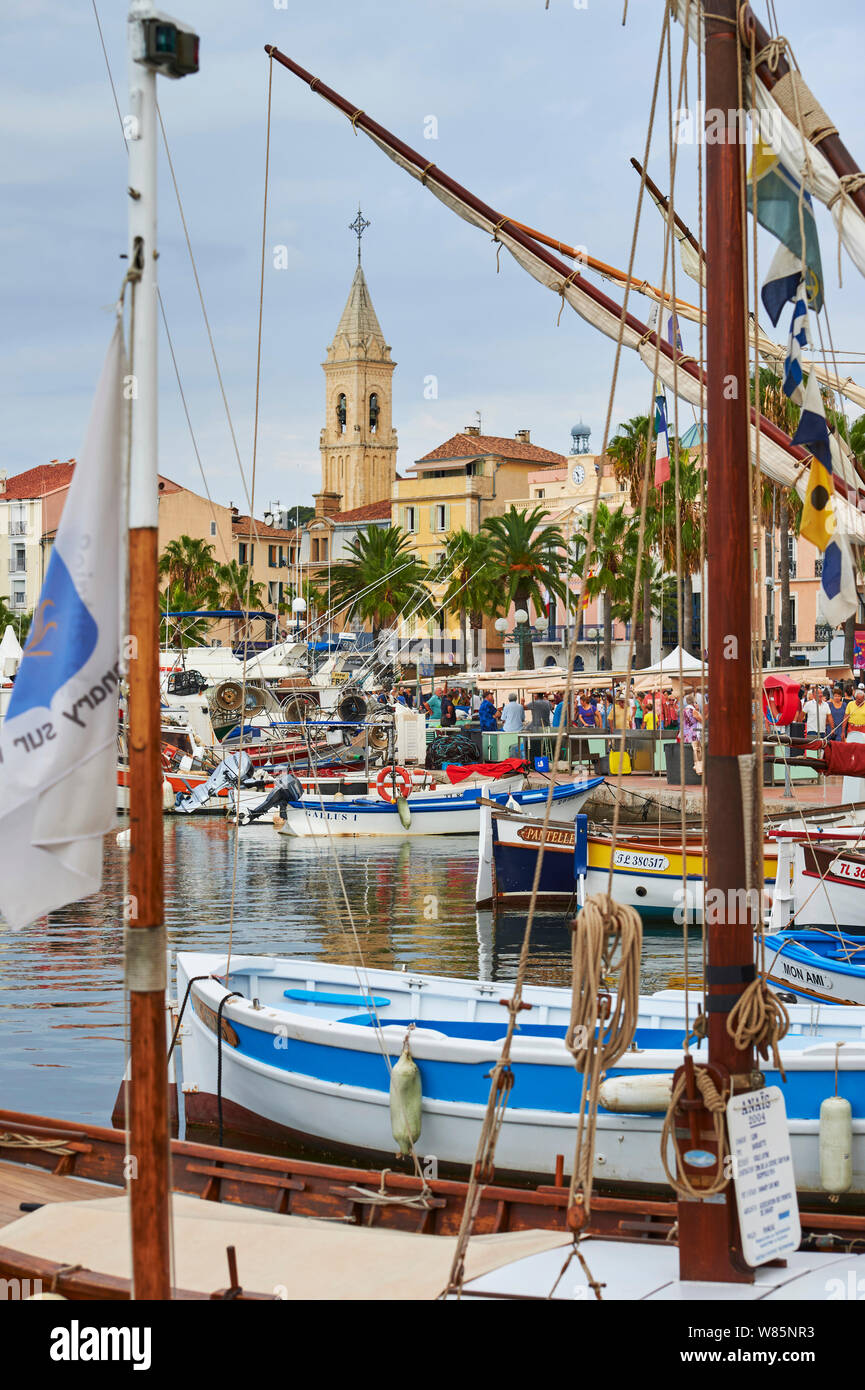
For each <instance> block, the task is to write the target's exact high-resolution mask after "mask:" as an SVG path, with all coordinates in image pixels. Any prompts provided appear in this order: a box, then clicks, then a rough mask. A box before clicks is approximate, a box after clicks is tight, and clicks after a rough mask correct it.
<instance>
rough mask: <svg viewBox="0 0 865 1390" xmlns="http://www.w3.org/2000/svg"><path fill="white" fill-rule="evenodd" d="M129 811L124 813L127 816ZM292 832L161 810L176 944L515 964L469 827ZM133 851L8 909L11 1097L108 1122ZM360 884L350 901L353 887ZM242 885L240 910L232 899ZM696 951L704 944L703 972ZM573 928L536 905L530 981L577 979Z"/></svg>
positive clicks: (481, 970) (673, 950) (647, 952)
mask: <svg viewBox="0 0 865 1390" xmlns="http://www.w3.org/2000/svg"><path fill="white" fill-rule="evenodd" d="M121 824H122V822H118V828H120V826H121ZM335 849H336V862H335V861H334V856H333V854H332V852H331V849H330V846H329V845H328V843H327V841H318V840H291V839H289V838H287V837H285V836H279V835H276V834H275V832H274V831H273V828H272V827H271V826H270V825H267V824H262V825H254V826H247V827H244V829H243V830H242V831H241V832H240V835H239V837H237V838H236V837H235V831H234V829H233V827H232V826H231V825H230V824H229V823H228V822H226V821H224V820H222V819H221V818H218V817H208V818H202V819H200V820H187V819H184V818H180V817H178V818H177V819H174V818H171V819H167V820H166V821H165V904H166V924H167V928H168V938H169V943H170V945H171V946H172V947H173V948H175V949H187V950H214V949H215V950H223V949H225V948H226V947H227V946H228V942H229V939H230V940H231V943H232V949H233V950H234V951H237V952H243V953H246V952H261V953H264V954H271V953H279V954H283V955H293V956H302V955H309V956H314V957H317V958H321V959H327V960H333V961H337V962H341V963H345V964H349V963H354V961H355V959H356V954H355V944H354V942H355V934H356V937H357V940H358V941H359V943H360V945H361V948H362V950H363V954H364V958H365V960H366V962H367V964H369V965H371V966H379V967H382V968H384V969H399V968H401V967H402V966H403V965H406V966H407V967H408V968H409V969H411V970H418V971H424V972H427V973H431V974H440V975H463V976H474V977H478V976H480V977H481V978H483V979H493V980H503V981H507V980H512V979H513V978H514V977H515V975H516V970H517V963H518V958H519V952H520V948H521V945H522V939H523V930H524V926H525V919H524V918H523V917H519V916H515V915H512V914H507V915H504V916H500V917H499V918H498V920H497V921H496V922H495V923H494V922H493V919H492V916H491V914H490V913H476V911H475V908H474V882H475V873H476V866H477V859H476V854H477V850H476V841H475V840H474V839H473V838H472V837H468V836H466V837H463V836H457V837H453V838H450V837H449V838H441V839H432V838H431V839H423V840H417V841H414V842H409V841H404V840H402V841H401V840H379V841H352V840H343V841H337V842H335ZM126 857H127V856H126V851H124V850H122V849H119V848H118V847H117V844H116V842H115V838H114V836H113V835H112V836H109V837H108V838H107V840H106V864H105V887H104V889H103V891H102V892H101V893H100V894H98V895H97V896H95V897H93V898H91V899H88V900H87V901H86V902H83V903H78V904H75V905H74V906H72V907H69V908H66V909H64V910H62V911H60V912H54V913H51V914H50V916H48V917H44V918H41V919H40V920H39V921H38V922H37V923H35V924H34V925H33V926H31V927H29V928H27V930H26V931H22V932H12V931H11V930H10V929H9V928H8V927H5V926H4V925H3V924H2V923H0V1047H2V1058H3V1062H2V1070H0V1083H2V1084H0V1096H2V1100H0V1105H2V1106H3V1107H4V1108H8V1109H17V1110H25V1111H32V1112H37V1113H42V1114H48V1115H56V1116H60V1117H63V1118H77V1119H80V1120H89V1121H91V1122H93V1123H96V1124H105V1123H108V1121H109V1115H110V1112H111V1108H112V1105H113V1102H114V1097H115V1094H116V1091H117V1084H118V1080H119V1076H120V1074H121V1071H122V1068H123V1062H124V1053H125V1042H124V1039H125V1021H124V1008H123V990H122V980H123V963H122V908H123V896H124V891H125V887H124V876H125V869H126ZM343 888H344V891H345V898H347V900H348V907H347V906H346V902H345V898H344V897H343ZM232 892H233V894H234V922H233V926H232V925H231V917H232V914H231V901H232ZM682 966H683V956H682V943H681V937H680V935H679V934H678V933H676V932H663V931H658V930H657V929H655V928H652V929H649V930H647V932H646V936H645V946H644V953H643V972H642V989H643V990H644V991H646V992H649V991H651V990H655V989H661V988H664V987H665V986H666V985H667V984H668V983H669V982H670V981H671V980H672V979H673V978H674V977H675V978H676V981H677V983H678V982H679V981H680V979H681V974H682ZM698 966H699V945H698V942H697V941H695V942H694V945H693V950H692V959H691V973H692V974H693V973H694V970H695V969H696V968H698ZM569 977H570V932H569V929H568V925H567V922H566V920H565V917H564V915H563V914H562V913H559V914H558V915H550V914H539V915H538V918H537V920H536V922H535V924H534V928H533V932H532V941H531V950H530V955H529V974H528V978H529V980H530V981H533V982H535V983H544V984H557V985H562V984H566V983H567V982H568V980H569Z"/></svg>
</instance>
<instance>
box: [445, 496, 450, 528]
mask: <svg viewBox="0 0 865 1390" xmlns="http://www.w3.org/2000/svg"><path fill="white" fill-rule="evenodd" d="M450 529H451V504H450V502H446V503H445V530H446V531H449V530H450Z"/></svg>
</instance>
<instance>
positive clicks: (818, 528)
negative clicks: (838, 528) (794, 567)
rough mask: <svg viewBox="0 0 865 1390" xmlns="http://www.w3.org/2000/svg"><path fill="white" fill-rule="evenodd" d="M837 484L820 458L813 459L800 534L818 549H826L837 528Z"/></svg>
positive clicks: (803, 505)
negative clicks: (835, 498)
mask: <svg viewBox="0 0 865 1390" xmlns="http://www.w3.org/2000/svg"><path fill="white" fill-rule="evenodd" d="M834 497H835V485H834V483H833V482H832V474H831V473H830V472H829V469H828V468H825V467H824V466H823V464H822V463H821V462H820V460H819V459H816V458H812V459H811V472H810V473H809V475H808V489H807V491H806V493H805V501H804V502H803V504H802V520H801V521H800V523H799V535H800V536H804V537H805V539H806V540H807V541H810V542H811V544H812V545H816V547H817V549H818V550H825V549H826V547H827V545H828V544H829V542H830V540H831V539H832V532H833V531H834V530H835V505H834Z"/></svg>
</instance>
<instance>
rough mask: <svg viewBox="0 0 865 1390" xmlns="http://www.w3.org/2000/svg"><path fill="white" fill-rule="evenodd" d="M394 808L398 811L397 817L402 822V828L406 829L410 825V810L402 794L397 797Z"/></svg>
mask: <svg viewBox="0 0 865 1390" xmlns="http://www.w3.org/2000/svg"><path fill="white" fill-rule="evenodd" d="M396 809H397V811H398V812H399V818H400V821H401V822H402V828H403V830H408V828H409V826H410V825H411V811H410V810H409V804H408V802H407V801H406V799H405V797H404V796H398V797H397V799H396Z"/></svg>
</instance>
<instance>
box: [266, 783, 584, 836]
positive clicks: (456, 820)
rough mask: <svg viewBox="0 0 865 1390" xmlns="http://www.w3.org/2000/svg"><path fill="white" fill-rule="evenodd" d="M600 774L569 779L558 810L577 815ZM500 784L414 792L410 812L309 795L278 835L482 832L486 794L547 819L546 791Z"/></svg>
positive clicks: (558, 794)
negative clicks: (510, 800) (421, 793)
mask: <svg viewBox="0 0 865 1390" xmlns="http://www.w3.org/2000/svg"><path fill="white" fill-rule="evenodd" d="M602 780H603V779H602V778H599V777H595V778H590V779H588V780H587V781H585V782H576V783H570V784H566V785H563V786H559V787H556V788H555V789H554V806H555V812H556V815H557V816H559V817H567V818H570V819H573V818H574V817H575V816H576V815H577V814H578V812H579V810H580V808H581V807H582V805H583V803H584V802H585V801H586V800H587V798H588V797H589V794H590V793H591V791H592V790H593V788H594V787H596V786H598V785H599V783H600V782H601V781H602ZM498 788H499V783H485V784H483V785H480V786H476V787H473V788H469V789H468V790H465V789H460V790H458V791H452V792H447V793H440V794H438V795H435V796H413V797H411V798H409V799H408V801H406V802H403V806H404V807H407V809H408V813H409V814H408V816H407V817H405V818H404V816H403V815H401V814H400V807H399V806H398V805H395V804H393V803H390V802H380V801H379V802H375V801H372V800H371V799H370V800H362V799H360V798H354V799H346V800H345V801H336V800H330V799H328V798H314V797H309V798H306V799H305V801H304V803H303V804H300V803H298V802H293V803H292V804H291V805H290V806H289V807H288V808H287V809H286V810H285V812H284V813H283V824H282V825H281V826H280V828H279V829H280V834H282V835H290V836H296V837H301V838H305V837H308V836H330V835H333V836H362V837H368V836H372V837H379V836H397V837H399V838H401V839H413V838H415V837H417V836H421V835H477V834H478V833H479V831H480V823H481V808H480V803H481V799H482V798H488V799H490V800H494V801H496V802H497V803H498V804H501V805H503V804H504V803H505V802H506V801H507V799H508V797H509V796H511V795H513V796H514V799H515V800H516V801H517V802H518V803H519V804H520V808H521V810H522V811H523V812H524V813H525V814H526V815H529V816H532V817H540V818H543V816H544V814H545V811H546V803H547V790H546V788H541V789H539V790H535V791H528V792H512V791H510V790H508V789H507V787H505V788H504V789H503V790H499V789H498Z"/></svg>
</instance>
